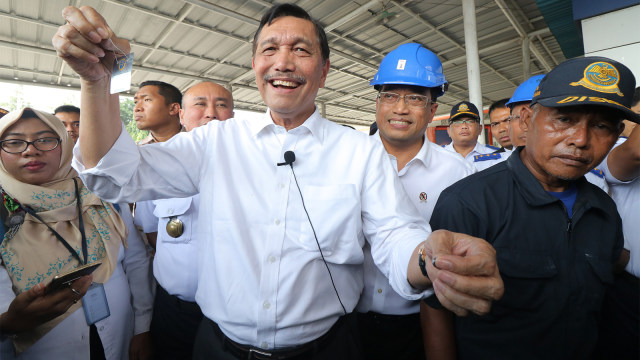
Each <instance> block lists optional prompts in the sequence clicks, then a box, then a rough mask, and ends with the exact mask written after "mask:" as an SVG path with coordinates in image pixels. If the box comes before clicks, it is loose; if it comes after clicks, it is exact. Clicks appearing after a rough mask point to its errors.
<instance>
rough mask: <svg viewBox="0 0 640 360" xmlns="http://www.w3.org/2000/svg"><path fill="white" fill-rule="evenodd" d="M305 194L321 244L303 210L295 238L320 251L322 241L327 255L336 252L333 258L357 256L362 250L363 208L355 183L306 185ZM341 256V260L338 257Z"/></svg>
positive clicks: (310, 249) (311, 249)
mask: <svg viewBox="0 0 640 360" xmlns="http://www.w3.org/2000/svg"><path fill="white" fill-rule="evenodd" d="M302 194H303V195H304V202H305V205H306V208H307V211H308V213H309V217H310V218H311V222H312V223H313V230H315V233H316V235H317V237H318V243H316V239H315V237H314V234H313V230H312V228H311V225H310V224H309V221H308V220H307V219H306V215H305V214H304V212H303V213H302V214H301V216H302V219H301V221H300V231H299V236H298V237H297V239H296V240H297V241H298V242H299V244H300V246H301V247H302V248H303V249H305V250H307V251H315V252H318V244H319V245H320V247H321V248H322V252H323V255H324V256H325V257H327V256H332V255H334V259H333V260H334V261H336V260H337V261H340V262H342V261H346V260H348V258H349V257H351V256H357V253H358V252H359V253H360V256H361V253H362V249H361V247H360V246H358V240H357V231H358V221H360V218H361V215H360V213H361V211H360V202H359V200H358V199H359V198H358V196H357V194H356V187H355V185H353V184H344V185H332V186H305V187H304V188H302ZM303 211H304V210H303ZM356 249H358V250H356ZM342 250H346V251H342ZM353 251H355V253H354V252H353ZM338 256H339V257H340V259H337V258H336V257H338Z"/></svg>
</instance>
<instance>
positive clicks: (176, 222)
mask: <svg viewBox="0 0 640 360" xmlns="http://www.w3.org/2000/svg"><path fill="white" fill-rule="evenodd" d="M182 233H184V223H183V222H182V221H181V220H180V219H178V217H177V216H172V217H170V218H169V222H168V223H167V234H169V236H171V237H172V238H177V237H180V236H181V235H182Z"/></svg>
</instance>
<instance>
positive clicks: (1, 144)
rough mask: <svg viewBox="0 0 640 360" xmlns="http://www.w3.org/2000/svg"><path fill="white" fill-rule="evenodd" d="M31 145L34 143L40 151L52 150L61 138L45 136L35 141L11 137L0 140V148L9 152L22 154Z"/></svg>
mask: <svg viewBox="0 0 640 360" xmlns="http://www.w3.org/2000/svg"><path fill="white" fill-rule="evenodd" d="M29 145H33V147H34V148H36V149H37V150H40V151H51V150H53V149H55V148H57V147H58V145H60V138H55V137H45V138H40V139H35V140H33V141H26V140H19V139H9V140H2V141H0V148H2V150H4V151H6V152H8V153H9V154H21V153H23V152H24V151H25V150H27V148H28V147H29Z"/></svg>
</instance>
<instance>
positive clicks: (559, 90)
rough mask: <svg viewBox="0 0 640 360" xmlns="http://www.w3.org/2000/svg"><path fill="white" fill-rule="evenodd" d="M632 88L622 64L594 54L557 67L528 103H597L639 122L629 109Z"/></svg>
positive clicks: (543, 80) (632, 78)
mask: <svg viewBox="0 0 640 360" xmlns="http://www.w3.org/2000/svg"><path fill="white" fill-rule="evenodd" d="M635 88H636V79H635V77H634V76H633V73H632V72H631V70H629V68H627V67H626V66H624V65H622V64H621V63H619V62H617V61H615V60H612V59H608V58H605V57H597V56H589V57H584V58H576V59H570V60H567V61H565V62H563V63H561V64H560V65H558V66H556V68H555V69H553V70H551V72H549V73H548V74H547V75H546V76H545V77H544V79H542V81H541V82H540V84H539V85H538V88H537V89H536V91H535V92H534V93H533V100H532V102H531V105H533V104H536V103H539V104H540V105H542V106H546V107H554V108H555V107H564V106H576V105H599V106H604V107H608V108H611V109H613V110H617V111H618V112H619V113H620V114H621V116H622V118H625V119H627V120H631V121H633V122H636V123H640V116H638V115H637V114H636V113H634V112H633V111H632V110H631V109H630V107H631V102H632V99H633V93H634V91H635Z"/></svg>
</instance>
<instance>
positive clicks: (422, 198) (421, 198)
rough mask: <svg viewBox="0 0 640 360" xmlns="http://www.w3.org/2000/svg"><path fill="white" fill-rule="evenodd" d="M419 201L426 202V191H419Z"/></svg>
mask: <svg viewBox="0 0 640 360" xmlns="http://www.w3.org/2000/svg"><path fill="white" fill-rule="evenodd" d="M420 202H427V193H426V192H424V191H423V192H421V193H420Z"/></svg>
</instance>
